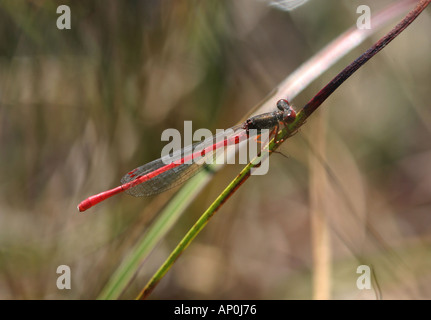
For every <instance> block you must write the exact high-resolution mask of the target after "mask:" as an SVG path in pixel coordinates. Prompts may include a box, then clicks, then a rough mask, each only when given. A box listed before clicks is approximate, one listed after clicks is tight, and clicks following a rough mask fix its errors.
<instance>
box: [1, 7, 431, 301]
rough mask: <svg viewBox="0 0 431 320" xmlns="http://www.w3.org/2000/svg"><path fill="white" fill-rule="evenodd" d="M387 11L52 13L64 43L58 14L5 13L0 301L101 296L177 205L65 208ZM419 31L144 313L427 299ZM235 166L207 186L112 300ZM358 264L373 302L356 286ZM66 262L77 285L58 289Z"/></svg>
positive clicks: (321, 118) (302, 139)
mask: <svg viewBox="0 0 431 320" xmlns="http://www.w3.org/2000/svg"><path fill="white" fill-rule="evenodd" d="M393 2H394V1H392V3H393ZM389 3H391V1H379V2H378V3H375V1H374V2H373V1H350V0H349V1H347V0H344V1H339V0H331V1H329V0H327V1H316V0H311V1H309V2H308V3H307V4H305V5H303V6H302V7H300V8H298V9H296V10H295V11H292V12H289V13H287V12H282V11H280V10H277V9H275V8H272V7H269V6H268V2H265V1H257V0H256V1H252V0H235V1H221V0H208V1H188V0H185V1H118V0H116V1H114V0H112V1H106V0H103V1H102V0H97V1H96V0H92V1H85V2H84V1H64V2H62V3H61V4H67V5H69V6H70V8H71V12H72V29H71V30H58V29H57V28H56V20H57V18H58V16H59V15H58V14H57V13H56V9H57V6H58V5H59V4H60V3H57V2H56V1H22V0H20V1H15V0H2V1H0V25H1V27H0V299H94V298H96V297H97V295H98V294H99V292H100V290H101V289H102V288H103V286H104V285H105V283H106V281H107V280H108V279H109V276H110V275H111V274H112V273H113V272H114V270H115V269H116V268H117V267H118V265H119V263H120V262H121V261H122V259H123V258H124V257H125V256H126V255H127V254H128V253H129V250H130V248H131V247H132V246H133V244H134V243H135V242H136V241H137V239H138V238H139V236H141V235H142V234H143V233H144V232H145V230H146V228H147V227H148V225H149V224H150V223H151V221H152V219H153V218H154V216H155V215H157V213H158V212H159V211H160V210H161V209H162V208H163V206H164V205H165V204H166V203H167V201H169V199H170V197H172V195H173V194H174V192H175V191H176V190H172V192H167V193H165V194H162V195H160V196H156V197H151V198H133V197H130V196H127V195H119V196H116V197H115V198H112V199H109V200H107V201H106V202H104V203H103V204H100V205H98V206H97V207H95V208H93V209H91V210H90V211H88V213H85V214H81V213H78V212H77V210H76V206H77V204H78V203H79V202H80V201H81V200H83V199H84V198H86V197H87V196H90V195H92V194H95V193H98V192H100V191H103V190H106V189H109V188H112V187H115V186H117V185H118V184H119V180H120V179H121V177H122V176H123V175H124V174H125V173H126V172H128V171H129V170H130V169H133V168H135V167H137V166H139V165H142V164H144V163H146V162H148V161H151V160H153V159H155V158H158V157H159V156H160V152H161V149H162V147H163V146H164V144H165V143H164V142H162V141H161V140H160V136H161V133H162V131H163V130H164V129H166V128H176V129H178V130H180V131H181V130H182V128H183V121H184V120H192V121H193V128H194V129H198V128H208V129H211V130H212V131H213V132H215V129H216V128H227V127H230V126H232V125H234V124H236V123H237V122H239V121H240V119H241V118H243V117H244V116H246V115H247V114H248V113H249V112H250V111H251V109H252V107H253V106H255V105H256V104H258V103H259V101H261V100H262V99H263V98H264V97H265V96H266V95H267V94H268V93H269V92H270V91H271V90H272V89H273V88H274V87H276V86H277V84H278V83H279V82H280V81H282V80H283V79H284V78H285V77H286V76H288V75H289V73H291V72H292V71H294V70H295V68H297V67H298V66H299V65H300V64H301V63H303V62H305V61H307V59H308V58H310V57H311V56H312V55H313V54H314V53H316V52H317V51H318V50H319V49H321V48H322V47H323V46H325V45H326V44H327V43H328V42H329V41H331V40H332V39H334V38H335V37H337V36H338V35H340V34H341V33H342V32H343V31H345V30H346V29H347V28H349V27H351V26H352V25H354V24H355V23H356V18H357V14H356V7H357V6H358V5H360V4H368V5H370V7H371V10H372V13H375V12H377V11H378V10H379V9H381V8H383V7H384V6H385V5H386V4H389ZM397 19H398V20H399V19H401V17H398V18H397ZM396 21H397V20H393V22H392V23H391V24H390V25H388V27H387V28H385V29H384V30H380V31H379V32H377V34H376V35H375V36H373V37H372V38H371V39H368V40H366V41H365V43H364V44H362V45H361V46H360V48H358V49H355V50H353V52H352V53H350V54H348V55H347V57H346V58H343V59H342V60H341V61H340V62H339V63H337V64H336V66H334V67H333V68H331V69H330V70H329V71H328V72H327V73H326V74H325V75H324V76H322V77H321V78H319V79H318V80H317V81H315V82H313V84H312V85H311V86H309V88H307V90H305V91H304V92H303V93H302V94H301V95H300V96H299V97H298V98H297V99H295V101H293V103H294V105H295V106H296V108H297V109H298V108H299V107H301V106H302V105H303V104H304V103H305V102H306V101H308V100H309V99H310V98H311V97H312V96H313V95H314V94H315V93H316V92H317V91H318V90H319V89H320V88H321V87H322V86H323V85H324V84H326V82H327V81H329V80H330V79H331V78H332V77H333V76H334V75H335V74H336V73H338V71H340V70H341V69H342V68H343V67H344V66H345V65H347V64H348V63H349V62H350V61H351V60H353V59H354V58H356V57H357V56H358V55H359V54H360V53H362V52H363V51H364V50H365V49H367V48H368V47H369V46H371V44H372V43H373V42H374V41H376V40H377V39H378V38H380V37H381V36H382V35H383V34H384V32H385V31H388V30H389V29H390V28H391V27H392V26H393V25H395V24H396ZM429 30H431V19H430V9H429V8H428V9H427V10H426V11H425V12H424V13H423V14H422V15H421V16H420V17H419V18H418V19H417V20H416V21H415V22H414V23H413V24H412V25H411V26H410V27H409V28H408V29H407V30H406V31H405V32H404V33H402V34H401V35H400V36H399V37H398V38H397V39H395V40H394V42H393V43H391V44H390V45H389V46H388V47H387V48H385V49H384V50H383V51H382V52H381V53H379V54H378V55H377V56H376V57H374V58H373V59H372V60H371V61H370V62H368V63H367V64H366V65H365V66H364V67H363V68H361V69H360V70H359V71H358V72H357V73H356V74H355V75H354V76H353V77H352V78H351V79H349V80H348V81H347V82H346V83H345V84H343V85H342V86H341V87H340V88H339V89H338V90H337V91H336V92H335V93H334V94H333V95H332V96H331V97H330V98H329V99H328V100H327V101H326V102H325V103H324V104H323V105H322V107H321V110H319V111H318V112H317V113H316V114H314V115H313V116H312V117H311V119H310V120H309V121H308V122H307V123H306V124H305V126H303V127H302V129H301V131H300V132H299V133H298V134H297V135H295V136H294V137H293V138H292V139H290V140H289V141H288V142H286V143H285V144H284V145H283V146H282V148H281V150H280V151H282V152H283V153H284V154H286V155H287V156H288V158H287V159H286V158H285V157H283V156H281V155H277V154H275V155H273V156H272V157H271V160H270V161H271V162H270V163H271V168H270V172H269V173H268V174H267V175H265V176H256V177H252V178H251V179H249V180H248V181H247V183H246V184H244V185H243V186H242V187H241V188H240V189H239V190H238V192H237V193H236V194H235V195H234V196H233V197H232V198H231V199H230V200H229V201H228V202H227V203H226V204H225V205H224V206H223V207H222V209H221V210H219V212H218V213H217V215H215V217H214V218H213V219H212V220H211V222H210V223H209V224H208V226H207V227H206V228H205V229H204V230H203V232H202V233H201V234H199V236H198V237H197V238H196V240H195V241H194V242H193V243H192V245H191V246H190V247H189V248H188V249H187V251H186V252H185V253H184V254H183V255H182V256H181V258H180V259H179V260H178V261H177V263H176V264H175V266H174V267H173V269H172V270H171V271H170V272H169V273H168V274H167V276H166V278H165V279H163V280H162V281H161V282H160V285H159V287H158V288H157V289H156V290H155V291H154V293H153V295H152V296H151V298H152V299H311V298H331V299H375V298H376V295H377V296H379V295H380V294H381V295H382V297H383V298H384V299H389V298H400V299H418V298H425V299H429V298H431V272H430V270H431V254H430V250H429V246H430V241H431V238H430V235H431V166H430V162H431V109H430V107H431V106H430V102H429V101H431V91H430V83H431V59H430V57H431V40H430V38H429ZM280 98H282V97H280ZM306 141H308V143H307V142H306ZM309 144H310V146H309ZM319 154H320V155H319ZM240 168H241V166H228V167H226V168H225V169H224V170H223V171H221V172H219V173H218V174H217V176H216V177H215V178H214V179H213V181H212V182H211V183H210V184H209V185H208V186H207V187H206V188H205V190H204V192H202V193H201V194H200V196H199V197H198V198H197V199H196V200H195V201H194V202H193V204H192V205H191V206H190V207H189V208H188V210H187V211H186V212H185V214H184V215H183V217H182V218H181V219H180V221H179V222H178V223H177V224H176V225H175V227H174V228H173V229H172V231H171V232H170V233H169V234H168V236H167V237H166V238H165V239H164V240H163V241H162V242H161V243H160V244H159V245H158V247H157V248H156V250H155V251H154V252H153V254H152V255H151V256H150V259H148V260H147V261H145V264H144V265H143V267H142V268H141V270H140V272H139V273H138V274H137V276H136V277H135V279H134V281H133V283H132V284H131V285H130V287H129V288H128V290H127V291H126V292H125V293H124V294H123V296H122V298H124V299H129V298H134V297H135V296H136V294H137V293H138V292H139V291H140V289H141V288H142V287H143V285H144V284H145V283H146V281H147V280H148V278H149V277H150V276H151V275H152V274H153V273H154V271H155V270H156V269H157V268H158V266H159V265H160V264H161V263H162V262H163V261H164V259H165V258H166V256H167V255H168V254H169V252H170V251H171V250H172V248H173V247H174V245H175V244H176V243H177V242H178V241H179V240H180V239H181V238H182V236H183V235H184V233H185V232H186V231H187V230H188V229H189V228H190V226H191V225H192V224H193V223H194V221H195V220H196V219H197V218H198V217H199V216H200V214H201V213H202V212H203V211H204V210H205V209H206V208H207V207H208V205H209V204H211V202H212V201H213V200H214V199H215V197H216V196H217V195H218V194H219V193H220V192H221V191H222V190H223V189H224V187H225V186H226V184H227V183H228V182H229V181H230V180H231V179H232V178H233V177H235V175H236V174H237V173H238V172H239V170H240ZM364 221H367V222H366V223H365V222H364ZM367 224H368V226H367ZM364 263H365V264H368V265H372V266H373V268H374V270H375V276H376V279H377V283H378V285H376V284H375V283H374V286H373V287H374V289H373V290H358V289H357V287H356V279H357V278H358V276H359V275H358V274H356V268H357V267H358V266H359V265H361V264H364ZM62 264H65V265H68V266H70V268H71V271H72V289H71V290H63V291H61V290H58V289H57V287H56V280H57V277H58V275H57V274H56V269H57V266H59V265H62ZM377 287H379V288H380V290H378V289H376V288H377Z"/></svg>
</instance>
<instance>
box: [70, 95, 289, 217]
mask: <svg viewBox="0 0 431 320" xmlns="http://www.w3.org/2000/svg"><path fill="white" fill-rule="evenodd" d="M277 109H278V110H277V111H273V112H267V113H263V114H260V115H256V116H253V117H251V118H249V119H247V120H246V121H244V123H242V124H240V125H237V126H234V127H232V128H231V129H230V130H229V132H231V134H230V135H228V136H225V137H224V138H223V139H222V140H221V141H220V137H219V136H218V135H214V136H212V137H211V138H208V139H205V140H204V141H201V142H197V143H194V144H192V145H190V146H187V147H185V148H183V149H181V150H178V151H176V152H174V154H173V155H166V156H164V157H162V158H159V159H157V160H154V161H152V162H149V163H147V164H144V165H143V166H140V167H138V168H136V169H134V170H132V171H130V172H128V173H127V174H126V175H125V176H124V177H123V178H122V179H121V185H120V186H118V187H116V188H114V189H111V190H107V191H104V192H101V193H99V194H96V195H93V196H91V197H89V198H87V199H85V200H84V201H82V202H81V203H80V204H79V205H78V210H79V211H81V212H82V211H85V210H87V209H89V208H91V207H92V206H94V205H95V204H97V203H99V202H101V201H103V200H105V199H107V198H110V197H112V196H113V195H116V194H118V193H121V192H123V191H124V192H126V193H127V194H130V195H132V196H135V197H141V196H150V195H155V194H159V193H162V192H164V191H166V190H168V189H171V188H173V187H175V186H177V185H179V184H181V183H183V182H184V181H186V180H188V179H189V178H191V177H192V176H193V175H195V174H196V173H197V172H198V171H199V169H201V168H202V167H203V165H204V164H205V163H208V162H206V161H205V159H207V158H208V157H212V158H213V157H215V155H216V152H215V151H217V150H219V149H220V148H224V147H227V146H229V145H235V144H238V143H240V142H241V141H244V140H247V139H248V138H249V136H250V134H249V132H250V130H252V129H255V130H256V131H257V132H258V131H259V130H263V129H269V130H273V132H275V133H277V132H278V129H279V126H280V124H283V125H287V124H288V123H291V122H292V121H293V120H294V119H295V117H296V113H295V111H294V110H293V109H292V107H291V106H290V104H289V102H288V101H287V100H285V99H281V100H279V101H278V102H277ZM196 150H198V151H196ZM195 159H199V161H194V160H195Z"/></svg>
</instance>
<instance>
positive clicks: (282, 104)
mask: <svg viewBox="0 0 431 320" xmlns="http://www.w3.org/2000/svg"><path fill="white" fill-rule="evenodd" d="M277 108H278V110H281V111H285V110H288V109H289V108H290V105H289V101H287V100H286V99H280V100H278V101H277Z"/></svg>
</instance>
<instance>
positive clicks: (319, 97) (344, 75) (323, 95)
mask: <svg viewBox="0 0 431 320" xmlns="http://www.w3.org/2000/svg"><path fill="white" fill-rule="evenodd" d="M430 2H431V0H421V1H419V3H418V4H417V5H416V7H415V8H414V9H413V10H412V11H411V12H410V13H409V14H408V15H407V16H406V17H405V18H404V19H403V20H402V21H401V22H400V23H398V24H397V25H396V26H395V27H394V28H393V29H392V30H391V31H390V32H389V33H387V34H386V35H385V36H384V37H383V38H381V39H380V40H379V41H377V42H376V43H375V44H374V45H373V46H372V47H371V48H369V49H368V50H367V51H365V52H364V53H363V54H362V55H361V56H359V58H357V59H356V60H355V61H353V62H352V63H351V64H349V65H348V66H347V67H346V68H344V69H343V71H341V72H340V73H339V74H338V75H337V76H336V77H335V78H334V79H332V80H331V81H330V82H329V83H328V84H327V85H326V86H325V87H323V89H322V90H320V91H319V92H318V93H317V94H316V95H315V96H314V97H313V98H312V99H311V100H310V101H309V102H308V103H307V104H306V105H305V106H304V108H303V110H302V111H303V112H304V118H303V119H304V120H305V119H306V118H308V116H310V115H311V114H312V113H313V112H314V111H316V109H317V108H318V107H319V106H320V105H321V104H322V103H323V101H325V100H326V99H327V98H328V97H329V96H330V95H331V94H332V93H333V92H334V91H335V90H336V89H337V88H338V87H339V86H340V85H341V84H342V83H343V82H344V81H346V80H347V79H348V78H349V77H350V76H351V75H352V74H353V73H354V72H355V71H356V70H358V69H359V68H360V67H361V66H363V65H364V64H365V63H366V62H367V61H368V60H370V59H371V58H372V57H373V56H374V55H376V54H377V53H378V52H379V51H380V50H382V49H383V48H384V47H386V45H388V44H389V43H390V42H391V41H392V40H393V39H395V38H396V37H397V36H398V35H399V34H400V33H401V32H402V31H403V30H404V29H405V28H407V27H408V26H409V25H410V24H411V23H412V22H413V21H414V20H415V19H416V18H417V16H418V15H419V14H420V13H421V12H422V11H423V10H424V9H425V8H426V7H427V6H428V4H429V3H430Z"/></svg>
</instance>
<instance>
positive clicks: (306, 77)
mask: <svg viewBox="0 0 431 320" xmlns="http://www.w3.org/2000/svg"><path fill="white" fill-rule="evenodd" d="M414 2H415V0H401V1H399V2H397V3H395V4H391V5H390V6H388V7H387V8H384V9H383V10H382V11H381V12H379V13H376V14H375V15H374V16H373V18H372V25H373V29H372V30H359V29H357V28H356V26H355V27H352V28H351V29H349V30H347V31H346V32H344V33H343V34H341V35H340V36H338V37H337V38H336V39H335V40H333V41H332V42H331V43H329V44H328V45H327V46H326V47H324V48H323V49H321V50H320V51H319V52H318V53H316V54H315V55H314V56H313V57H312V58H310V59H308V60H307V62H305V63H304V64H302V65H301V66H300V67H298V68H297V70H295V71H294V72H293V73H292V74H290V76H288V77H287V78H286V79H285V80H284V81H282V82H281V83H280V84H279V85H278V86H277V87H276V88H275V89H274V90H273V92H272V93H271V94H270V95H269V96H268V97H267V98H266V99H265V100H264V101H263V102H262V103H260V104H259V105H258V106H257V107H256V108H255V109H256V110H255V112H254V114H256V113H263V112H267V111H270V110H272V109H273V108H274V106H275V103H276V101H277V99H278V98H279V97H286V98H287V99H288V100H292V99H294V98H295V97H296V96H297V95H298V94H299V93H300V92H301V91H302V90H303V89H304V88H306V87H307V86H308V85H309V84H310V83H311V82H312V81H314V80H315V79H317V78H318V77H319V76H320V75H322V74H323V73H324V72H325V71H326V70H328V69H329V68H330V67H331V66H332V65H334V64H335V63H336V62H337V61H339V59H341V58H342V57H343V56H345V55H346V54H347V53H349V52H350V51H351V50H353V49H354V48H355V47H357V46H358V45H359V44H361V43H362V42H363V41H364V40H365V39H366V38H367V37H369V36H371V35H372V34H374V33H375V32H376V31H377V30H378V29H379V28H381V27H383V26H384V25H386V23H388V21H389V20H391V19H393V18H394V17H395V16H398V15H400V14H401V13H403V12H404V11H406V10H407V9H408V8H409V7H410V6H411V5H412V3H414ZM219 167H221V166H219ZM211 178H212V173H210V172H209V171H205V170H203V171H201V172H200V173H199V174H198V175H197V176H196V177H194V178H193V179H191V180H190V181H189V182H187V183H186V184H185V185H184V187H183V188H181V190H180V191H179V192H178V193H177V194H176V195H175V196H174V197H173V198H172V199H171V200H170V202H169V204H168V205H167V206H166V207H165V208H164V209H163V211H162V212H161V213H160V214H159V215H158V218H157V219H156V221H155V222H154V223H153V224H152V225H151V226H150V227H149V228H148V230H147V232H146V233H145V234H144V235H143V236H142V237H141V239H140V240H139V241H138V242H137V244H136V245H135V246H134V247H133V248H132V249H131V251H130V253H129V254H128V255H127V256H126V257H125V258H124V259H123V261H122V263H121V264H120V266H119V267H118V268H117V270H116V271H115V272H114V274H113V275H112V276H111V278H110V279H109V281H108V282H107V284H106V285H105V287H104V288H103V290H102V291H101V293H100V294H99V296H98V299H117V298H119V297H120V295H121V293H122V292H123V291H124V289H125V288H126V287H127V285H128V284H129V283H130V281H131V280H132V279H133V277H134V275H135V274H136V272H137V270H138V269H139V266H140V265H141V264H142V262H143V261H144V260H145V259H146V258H147V257H148V255H149V254H150V253H151V251H152V250H153V249H154V248H155V246H156V245H157V243H158V242H159V241H160V239H162V238H163V237H164V236H165V235H166V233H167V232H168V231H169V230H170V228H171V227H172V226H173V225H174V224H175V222H176V221H177V220H178V219H179V217H180V216H181V213H182V212H184V210H185V209H186V208H187V206H188V205H189V204H190V202H191V201H192V200H193V199H194V197H196V195H197V194H198V193H199V192H200V191H201V190H202V189H203V188H204V187H205V185H206V184H207V183H208V182H209V181H210V180H211Z"/></svg>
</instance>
